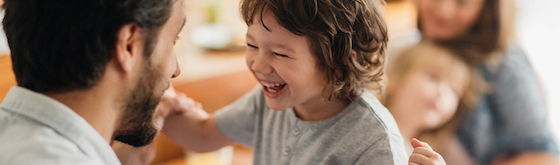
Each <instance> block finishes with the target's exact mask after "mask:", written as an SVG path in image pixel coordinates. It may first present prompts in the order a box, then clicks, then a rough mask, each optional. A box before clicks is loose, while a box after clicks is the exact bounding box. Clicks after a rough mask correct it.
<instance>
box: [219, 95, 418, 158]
mask: <svg viewBox="0 0 560 165" xmlns="http://www.w3.org/2000/svg"><path fill="white" fill-rule="evenodd" d="M215 121H216V125H217V126H218V128H219V129H220V131H221V132H222V133H224V134H225V135H226V136H227V137H228V138H230V139H232V140H234V141H236V142H239V143H242V144H245V145H248V146H250V147H253V149H254V164H255V165H286V164H305V165H308V164H344V165H347V164H376V165H377V164H379V165H385V164H399V165H400V164H407V162H408V157H407V155H406V151H405V149H404V144H403V139H402V137H401V135H400V132H399V129H398V127H397V124H396V122H395V120H394V119H393V116H392V115H391V114H390V113H389V111H388V110H387V109H386V108H385V107H384V106H383V105H382V104H381V103H380V102H379V101H378V100H377V98H375V96H373V95H372V94H371V93H370V92H367V91H366V92H364V94H362V96H361V97H359V98H357V99H354V100H353V101H352V102H351V103H350V104H349V105H348V107H346V108H345V109H344V110H343V111H342V112H340V113H339V114H337V115H336V116H334V117H331V118H329V119H326V120H322V121H313V122H309V121H302V120H300V119H298V118H297V117H296V115H295V113H294V110H293V108H289V109H286V110H283V111H275V110H272V109H270V108H269V107H268V106H267V104H266V102H265V98H264V94H263V92H262V87H260V86H259V87H257V88H255V89H254V90H253V91H251V92H249V93H248V94H246V95H245V96H243V97H242V98H240V99H239V100H237V101H236V102H235V103H233V104H231V105H229V106H227V107H224V108H223V109H221V110H220V111H218V112H217V114H216V118H215Z"/></svg>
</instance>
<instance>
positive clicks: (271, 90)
mask: <svg viewBox="0 0 560 165" xmlns="http://www.w3.org/2000/svg"><path fill="white" fill-rule="evenodd" d="M268 91H269V92H270V93H276V92H278V91H277V90H274V89H272V88H270V87H268Z"/></svg>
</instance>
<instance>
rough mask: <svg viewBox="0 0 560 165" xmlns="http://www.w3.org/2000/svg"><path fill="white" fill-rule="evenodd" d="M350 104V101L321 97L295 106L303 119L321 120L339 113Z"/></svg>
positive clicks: (295, 109) (298, 114)
mask: <svg viewBox="0 0 560 165" xmlns="http://www.w3.org/2000/svg"><path fill="white" fill-rule="evenodd" d="M348 104H350V101H343V100H331V101H323V100H322V99H321V100H318V101H315V102H311V103H306V104H302V105H299V106H296V107H294V111H295V113H296V115H297V117H298V118H299V119H301V120H303V121H320V120H325V119H328V118H331V117H334V116H336V115H337V114H338V113H340V112H342V110H344V109H345V108H346V107H347V106H348Z"/></svg>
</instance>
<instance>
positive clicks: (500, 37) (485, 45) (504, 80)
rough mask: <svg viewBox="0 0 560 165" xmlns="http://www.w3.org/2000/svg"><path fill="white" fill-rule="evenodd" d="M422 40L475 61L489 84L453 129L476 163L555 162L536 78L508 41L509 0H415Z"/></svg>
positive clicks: (522, 56) (553, 146)
mask: <svg viewBox="0 0 560 165" xmlns="http://www.w3.org/2000/svg"><path fill="white" fill-rule="evenodd" d="M417 3H418V12H419V13H418V16H419V18H418V25H419V29H420V31H421V33H422V38H423V40H429V41H434V42H438V43H440V44H442V45H445V46H446V47H447V48H450V49H452V50H454V51H456V52H461V53H459V54H460V56H461V58H463V59H464V60H465V61H467V62H469V63H471V64H475V65H478V66H479V67H478V70H479V73H480V75H481V76H482V77H483V78H484V80H485V81H486V82H488V83H489V84H490V87H491V92H489V93H488V94H483V95H481V96H480V99H479V101H478V103H477V105H476V108H474V110H473V111H472V113H470V114H469V115H468V116H467V117H465V118H464V119H462V123H460V124H459V129H458V131H457V132H456V135H457V137H458V140H459V142H460V144H462V147H464V149H465V150H466V151H467V152H468V153H469V155H470V156H472V158H473V159H474V160H475V162H476V163H479V164H491V163H494V164H509V163H521V164H523V163H528V164H535V163H536V164H547V163H552V164H559V161H558V147H557V145H556V143H555V142H554V140H553V138H552V134H551V131H550V129H549V127H548V122H547V118H546V106H545V103H544V99H543V96H542V93H541V89H540V86H539V84H538V80H537V78H536V76H535V73H534V71H533V68H532V67H531V65H530V63H529V61H528V59H527V57H526V55H525V54H524V52H523V51H521V50H520V49H519V47H517V46H516V45H515V44H513V43H512V42H511V41H512V35H511V34H512V32H513V30H512V26H513V25H512V24H513V23H512V22H513V15H514V13H513V11H514V6H513V0H417Z"/></svg>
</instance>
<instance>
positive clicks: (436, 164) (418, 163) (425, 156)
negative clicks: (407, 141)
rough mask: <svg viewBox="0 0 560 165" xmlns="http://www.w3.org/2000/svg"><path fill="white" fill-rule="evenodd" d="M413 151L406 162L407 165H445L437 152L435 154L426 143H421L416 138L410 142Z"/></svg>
mask: <svg viewBox="0 0 560 165" xmlns="http://www.w3.org/2000/svg"><path fill="white" fill-rule="evenodd" d="M411 144H412V147H414V151H413V152H412V155H410V159H409V160H408V164H409V165H445V164H446V163H445V160H443V157H441V155H440V154H439V153H437V152H435V151H434V150H433V149H432V147H430V145H429V144H428V143H425V142H422V141H420V140H418V139H416V138H414V139H412V141H411Z"/></svg>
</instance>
